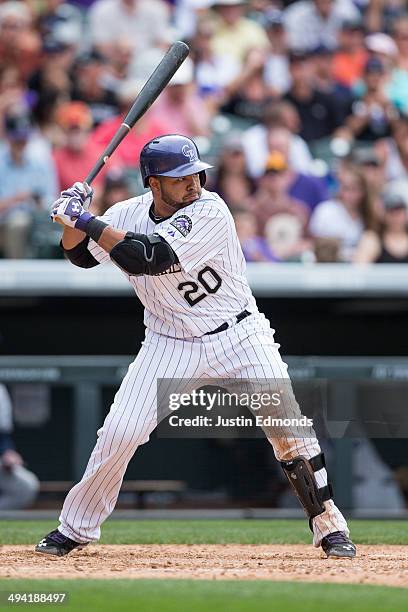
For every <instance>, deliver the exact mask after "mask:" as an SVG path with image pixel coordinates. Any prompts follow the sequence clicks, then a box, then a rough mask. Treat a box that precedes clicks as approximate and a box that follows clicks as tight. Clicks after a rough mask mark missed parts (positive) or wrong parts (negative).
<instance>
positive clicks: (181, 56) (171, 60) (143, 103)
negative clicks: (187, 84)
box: [84, 41, 189, 185]
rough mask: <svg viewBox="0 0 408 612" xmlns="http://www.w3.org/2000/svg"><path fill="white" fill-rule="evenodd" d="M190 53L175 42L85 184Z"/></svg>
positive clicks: (91, 178) (101, 166)
mask: <svg viewBox="0 0 408 612" xmlns="http://www.w3.org/2000/svg"><path fill="white" fill-rule="evenodd" d="M188 53H189V48H188V46H187V45H186V44H185V43H183V42H181V41H177V42H175V43H174V44H173V45H172V46H171V47H170V49H169V50H168V51H167V53H166V55H165V56H164V57H163V59H162V60H161V62H160V64H159V65H158V66H157V68H156V69H155V70H154V72H153V73H152V74H151V76H150V77H149V79H148V80H147V81H146V83H145V85H144V86H143V88H142V90H141V91H140V93H139V95H138V96H137V97H136V100H135V101H134V103H133V105H132V107H131V109H130V110H129V112H128V114H127V115H126V117H125V118H124V120H123V123H122V125H121V126H120V127H119V129H118V130H117V132H116V134H114V136H113V137H112V140H111V141H110V143H109V144H108V146H107V147H106V149H105V150H104V152H103V153H102V155H101V157H100V158H99V159H98V161H97V162H96V163H95V165H94V166H93V168H92V169H91V170H90V172H89V173H88V175H87V176H86V178H85V181H84V182H85V183H88V185H90V184H91V183H92V181H93V180H94V179H95V177H96V176H97V175H98V174H99V172H100V171H101V170H102V168H103V167H104V165H105V164H106V162H107V161H108V159H109V158H110V156H111V155H112V153H113V152H114V151H115V150H116V149H117V147H118V146H119V144H120V143H121V142H122V140H123V139H124V138H125V136H126V135H127V134H128V133H129V132H130V130H131V129H132V127H133V126H134V125H135V123H136V121H138V120H139V119H140V118H141V117H142V116H143V115H144V114H145V112H146V111H147V109H148V108H149V107H150V106H151V105H152V104H153V102H154V101H155V100H156V98H157V97H158V96H159V95H160V93H161V92H162V91H163V89H164V88H165V87H166V85H167V84H168V83H169V81H170V79H171V78H172V76H173V75H174V74H175V73H176V72H177V70H178V69H179V68H180V66H181V64H182V63H183V62H184V60H185V59H186V57H187V55H188Z"/></svg>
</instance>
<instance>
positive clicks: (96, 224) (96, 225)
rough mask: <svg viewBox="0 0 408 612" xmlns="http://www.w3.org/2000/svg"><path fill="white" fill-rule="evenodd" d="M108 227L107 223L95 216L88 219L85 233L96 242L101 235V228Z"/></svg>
mask: <svg viewBox="0 0 408 612" xmlns="http://www.w3.org/2000/svg"><path fill="white" fill-rule="evenodd" d="M106 227H108V225H107V223H104V222H103V221H100V220H99V219H97V218H96V217H94V218H93V219H91V220H90V221H88V223H87V224H86V227H85V234H86V235H87V236H89V237H90V238H92V240H94V241H95V242H98V240H99V238H100V237H101V235H102V232H103V230H104V229H105V228H106Z"/></svg>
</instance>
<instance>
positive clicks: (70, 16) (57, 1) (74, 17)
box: [38, 0, 82, 44]
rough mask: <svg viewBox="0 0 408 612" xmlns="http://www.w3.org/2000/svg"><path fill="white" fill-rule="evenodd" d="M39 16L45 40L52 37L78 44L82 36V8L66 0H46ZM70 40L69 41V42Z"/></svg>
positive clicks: (39, 23) (39, 25) (39, 24)
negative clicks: (65, 0)
mask: <svg viewBox="0 0 408 612" xmlns="http://www.w3.org/2000/svg"><path fill="white" fill-rule="evenodd" d="M41 9H42V10H41V13H40V16H39V18H38V28H39V30H40V33H41V37H42V39H43V40H47V39H48V38H51V39H53V40H58V41H59V42H62V40H63V39H64V41H65V42H66V44H69V43H71V44H78V43H79V42H80V40H81V36H82V17H81V12H80V10H79V9H78V8H77V7H76V6H73V5H72V4H70V3H68V2H64V0H44V2H42V5H41ZM68 41H69V43H68Z"/></svg>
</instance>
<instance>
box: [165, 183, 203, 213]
mask: <svg viewBox="0 0 408 612" xmlns="http://www.w3.org/2000/svg"><path fill="white" fill-rule="evenodd" d="M160 191H161V193H160V197H161V199H162V200H163V202H164V203H165V204H166V205H167V206H168V207H169V208H171V209H172V210H178V209H179V208H184V206H187V205H188V204H192V202H193V201H195V200H198V199H199V198H200V196H201V189H199V190H198V196H197V197H196V198H194V200H191V201H188V203H186V200H184V201H183V200H175V199H174V198H173V197H172V196H171V195H170V194H169V193H168V192H167V191H166V189H165V188H164V187H163V185H161V186H160ZM185 197H186V199H187V198H188V194H186V196H185Z"/></svg>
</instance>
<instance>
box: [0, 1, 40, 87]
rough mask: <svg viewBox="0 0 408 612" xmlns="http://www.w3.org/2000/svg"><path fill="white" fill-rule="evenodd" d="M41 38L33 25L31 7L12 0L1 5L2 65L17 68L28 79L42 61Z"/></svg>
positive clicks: (0, 45) (0, 49) (0, 44)
mask: <svg viewBox="0 0 408 612" xmlns="http://www.w3.org/2000/svg"><path fill="white" fill-rule="evenodd" d="M40 54H41V39H40V37H39V35H38V33H37V32H36V31H35V29H34V27H33V20H32V15H31V12H30V9H29V8H28V6H27V5H26V4H25V3H24V2H17V1H15V0H10V1H9V2H4V3H3V4H1V5H0V57H1V64H2V67H6V66H8V67H9V66H12V67H14V68H17V70H18V72H19V74H20V77H22V78H23V79H27V77H28V76H29V75H30V74H31V72H32V71H33V70H35V69H36V68H37V66H38V65H39V62H40Z"/></svg>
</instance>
